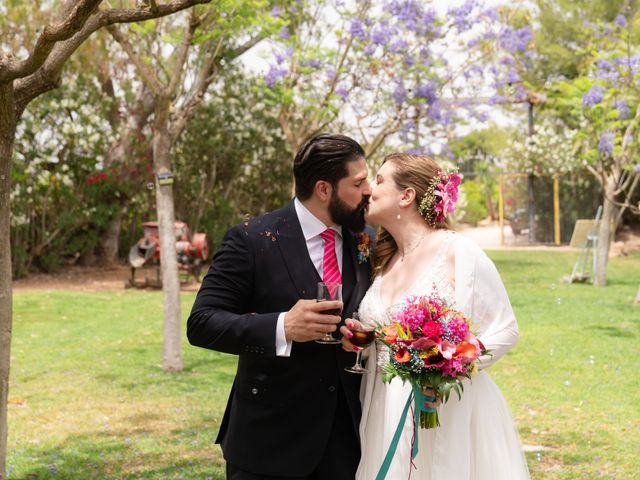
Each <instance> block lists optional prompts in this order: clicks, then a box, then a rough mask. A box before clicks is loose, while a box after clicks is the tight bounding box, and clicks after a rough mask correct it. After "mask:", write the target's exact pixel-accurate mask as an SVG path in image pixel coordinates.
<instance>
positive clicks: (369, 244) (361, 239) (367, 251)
mask: <svg viewBox="0 0 640 480" xmlns="http://www.w3.org/2000/svg"><path fill="white" fill-rule="evenodd" d="M356 236H357V238H358V246H357V248H358V263H364V262H366V261H367V260H369V256H370V255H371V252H372V250H373V240H372V239H371V236H370V235H369V234H368V233H367V232H360V233H358V234H357V235H356Z"/></svg>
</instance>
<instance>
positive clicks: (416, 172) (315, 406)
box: [187, 134, 529, 480]
mask: <svg viewBox="0 0 640 480" xmlns="http://www.w3.org/2000/svg"><path fill="white" fill-rule="evenodd" d="M293 174H294V178H295V198H294V199H293V200H292V201H291V202H289V203H288V204H287V205H286V206H284V207H283V208H281V209H280V210H276V211H274V212H270V213H267V214H265V215H261V216H259V217H256V218H253V219H251V220H249V221H247V222H244V223H241V224H239V225H236V226H234V227H232V228H231V229H229V231H228V232H227V233H226V235H225V237H224V239H223V241H222V244H221V245H220V248H219V249H218V251H217V252H216V254H215V256H214V258H213V262H212V265H211V267H210V269H209V271H208V273H207V275H206V276H205V277H204V279H203V282H202V286H201V288H200V290H199V292H198V294H197V297H196V300H195V303H194V305H193V308H192V311H191V314H190V316H189V319H188V322H187V337H188V339H189V342H190V343H191V344H192V345H195V346H198V347H202V348H207V349H211V350H215V351H218V352H224V353H229V354H233V355H237V356H238V368H237V372H236V376H235V380H234V382H233V386H232V388H231V392H230V395H229V401H228V403H227V407H226V410H225V413H224V417H223V418H222V422H221V425H220V429H219V432H218V437H217V440H216V443H220V444H221V446H222V451H223V453H224V458H225V461H226V478H227V479H232V480H284V479H295V480H303V479H304V480H352V479H354V478H357V479H359V480H374V479H376V478H382V477H384V476H386V478H389V479H393V480H395V479H406V478H409V476H410V475H411V473H412V472H414V473H415V478H418V479H421V480H429V479H444V478H455V479H457V480H519V479H528V478H529V474H528V470H527V466H526V461H525V459H524V456H523V454H522V450H521V445H520V441H519V438H518V435H517V432H516V429H515V427H514V424H513V421H512V419H511V415H510V413H509V409H508V407H507V404H506V402H505V400H504V398H503V396H502V394H501V393H500V391H499V389H498V387H497V386H496V385H495V383H494V382H493V381H492V380H491V378H490V377H489V375H488V373H487V368H488V367H490V366H491V365H492V364H493V363H495V362H496V361H497V360H499V359H500V358H501V357H502V356H503V355H504V354H505V353H507V351H508V350H509V349H511V347H513V345H514V344H515V343H516V341H517V338H518V326H517V322H516V319H515V316H514V314H513V310H512V308H511V305H510V303H509V298H508V296H507V293H506V290H505V288H504V285H503V283H502V281H501V279H500V276H499V274H498V272H497V270H496V268H495V266H494V265H493V263H492V262H491V260H490V259H489V258H488V257H487V256H486V254H485V253H484V252H483V251H482V250H481V249H480V248H479V247H478V246H477V245H475V244H474V243H473V242H471V241H470V240H468V239H466V238H465V237H463V236H462V235H460V234H458V233H456V232H454V231H453V230H452V228H451V226H450V221H449V218H448V217H449V216H450V213H451V211H452V210H453V205H454V203H455V200H456V198H457V187H458V184H459V181H460V180H459V177H457V175H455V173H451V172H446V171H444V169H443V168H441V167H440V166H439V165H438V164H437V163H436V162H435V161H434V160H432V159H431V158H429V157H427V156H421V155H409V154H404V153H394V154H391V155H388V156H387V157H386V158H385V159H384V162H383V164H382V166H381V167H380V169H379V170H378V171H377V172H376V174H375V177H374V179H373V181H371V182H370V180H369V171H368V169H367V164H366V162H365V154H364V150H363V148H362V147H361V146H360V145H359V144H358V143H357V142H356V141H355V140H353V139H351V138H349V137H347V136H344V135H337V134H320V135H317V136H315V137H313V138H311V139H310V140H308V141H307V142H306V143H305V144H304V145H302V146H301V147H300V149H299V150H298V152H297V154H296V156H295V159H294V162H293ZM368 225H376V226H377V227H378V232H377V234H375V233H374V232H373V231H372V229H371V227H369V226H368ZM320 282H325V283H333V284H335V283H339V284H340V285H341V291H342V299H341V300H328V301H322V302H320V301H318V300H317V294H318V284H319V283H320ZM431 294H437V295H438V296H439V297H440V298H442V299H444V300H445V301H446V302H447V303H448V304H451V305H455V306H456V308H457V309H458V310H460V311H461V312H464V314H465V315H466V316H468V317H469V318H471V319H472V320H473V323H474V324H475V325H476V326H477V330H478V332H477V336H478V339H479V340H480V341H481V342H482V344H483V345H484V346H485V347H486V348H487V349H488V350H489V351H490V352H491V354H490V355H485V356H483V357H481V358H480V359H479V370H480V371H479V373H478V374H477V375H475V376H474V377H473V379H472V380H465V385H464V393H463V394H462V396H461V398H460V399H459V398H458V397H456V396H452V398H450V399H449V401H448V402H447V403H444V404H441V403H440V401H435V402H433V403H431V404H429V406H430V407H432V408H434V409H436V410H437V412H438V416H439V418H440V426H438V427H437V428H432V429H428V430H422V429H421V430H419V432H418V437H419V438H413V437H414V432H415V430H414V428H413V426H412V425H411V422H406V424H405V425H404V427H403V428H402V429H401V430H399V432H400V436H399V438H398V441H397V449H396V451H395V454H394V455H393V458H392V460H391V462H390V465H388V470H387V471H386V473H385V475H380V467H381V463H382V461H383V458H384V457H385V454H386V452H387V451H388V448H389V445H390V444H391V442H392V440H393V438H392V437H393V436H394V433H395V431H396V428H397V426H398V423H399V420H400V417H401V410H402V407H403V404H404V402H405V400H406V398H407V395H408V394H409V393H410V392H411V386H410V385H408V384H405V383H403V382H402V380H401V379H399V378H394V379H393V380H391V381H390V382H389V383H385V382H383V381H382V375H381V373H382V369H383V368H384V366H385V363H386V362H388V361H389V355H388V351H385V347H384V345H381V344H380V343H379V342H377V341H376V342H374V343H372V344H371V346H370V347H369V348H367V349H366V350H365V351H364V352H363V353H362V354H363V358H365V362H366V363H365V368H366V373H364V375H358V374H355V373H351V372H349V371H347V369H349V368H350V367H351V366H352V365H353V363H354V358H355V355H354V353H353V352H355V351H357V350H358V349H359V348H360V347H358V346H356V345H354V343H355V342H353V343H352V342H351V339H352V337H353V332H355V331H357V330H358V329H360V328H362V327H366V326H369V327H372V326H380V325H383V324H384V323H385V322H388V321H389V320H388V319H389V312H390V311H392V309H394V308H397V307H398V306H402V305H403V304H404V303H406V302H407V301H408V299H410V298H412V297H413V296H415V295H431ZM354 312H358V314H359V321H356V320H354V319H353V317H354V315H353V314H354ZM327 334H330V335H333V336H335V337H336V339H337V338H338V337H341V339H340V341H341V343H340V344H337V345H334V344H333V343H335V342H331V343H329V344H327V343H328V342H323V343H319V342H318V340H320V341H322V340H323V339H325V338H326V336H327ZM336 342H338V340H336ZM415 441H418V442H419V445H420V450H419V453H418V455H417V456H416V457H415V458H414V459H412V451H411V450H412V445H413V444H414V442H415Z"/></svg>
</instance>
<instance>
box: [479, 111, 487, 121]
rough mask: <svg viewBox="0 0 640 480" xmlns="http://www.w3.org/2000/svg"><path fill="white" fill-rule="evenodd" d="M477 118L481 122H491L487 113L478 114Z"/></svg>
mask: <svg viewBox="0 0 640 480" xmlns="http://www.w3.org/2000/svg"><path fill="white" fill-rule="evenodd" d="M476 118H477V119H478V120H480V121H481V122H486V121H487V120H489V114H488V113H487V112H477V113H476Z"/></svg>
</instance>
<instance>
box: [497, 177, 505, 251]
mask: <svg viewBox="0 0 640 480" xmlns="http://www.w3.org/2000/svg"><path fill="white" fill-rule="evenodd" d="M502 179H503V175H502V174H500V188H498V223H499V225H500V245H501V246H503V247H504V194H503V192H502V189H503V185H502Z"/></svg>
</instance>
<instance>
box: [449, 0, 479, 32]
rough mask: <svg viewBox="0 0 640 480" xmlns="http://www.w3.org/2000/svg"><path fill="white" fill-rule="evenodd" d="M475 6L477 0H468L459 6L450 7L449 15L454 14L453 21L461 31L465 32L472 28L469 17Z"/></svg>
mask: <svg viewBox="0 0 640 480" xmlns="http://www.w3.org/2000/svg"><path fill="white" fill-rule="evenodd" d="M475 6H476V2H475V0H467V1H466V2H465V3H464V4H462V5H461V6H459V7H452V8H449V15H451V16H453V23H454V25H455V26H456V28H457V29H458V31H459V32H463V31H465V30H469V29H470V28H471V26H472V22H471V21H470V20H471V19H470V18H469V17H470V15H471V13H472V12H473V9H474V7H475Z"/></svg>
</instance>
